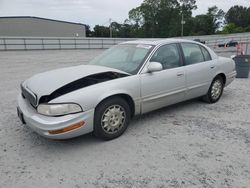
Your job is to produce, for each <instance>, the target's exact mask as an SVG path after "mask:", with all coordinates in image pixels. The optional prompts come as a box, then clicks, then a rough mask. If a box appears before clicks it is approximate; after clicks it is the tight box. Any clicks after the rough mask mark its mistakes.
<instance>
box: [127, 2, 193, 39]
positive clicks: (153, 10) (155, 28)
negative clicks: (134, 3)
mask: <svg viewBox="0 0 250 188" xmlns="http://www.w3.org/2000/svg"><path fill="white" fill-rule="evenodd" d="M195 2H196V1H195V0H179V1H178V0H144V1H143V3H142V4H141V5H140V6H139V7H137V8H134V9H132V10H131V11H130V12H129V19H130V20H131V21H132V23H134V25H135V28H136V29H137V30H140V29H142V30H143V31H144V36H145V37H172V36H178V35H180V32H181V29H180V28H181V27H180V25H181V14H185V18H186V19H189V18H191V15H192V10H193V9H194V8H196V5H195Z"/></svg>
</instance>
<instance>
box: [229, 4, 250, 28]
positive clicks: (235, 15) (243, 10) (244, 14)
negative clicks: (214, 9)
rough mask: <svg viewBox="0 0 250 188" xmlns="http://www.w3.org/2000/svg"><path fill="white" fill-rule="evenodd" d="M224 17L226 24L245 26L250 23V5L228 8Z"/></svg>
mask: <svg viewBox="0 0 250 188" xmlns="http://www.w3.org/2000/svg"><path fill="white" fill-rule="evenodd" d="M225 19H226V22H227V23H228V24H229V23H234V24H235V25H236V26H238V27H247V26H249V25H250V7H248V8H247V7H243V6H238V5H236V6H233V7H231V8H230V9H229V10H228V12H227V14H226V16H225Z"/></svg>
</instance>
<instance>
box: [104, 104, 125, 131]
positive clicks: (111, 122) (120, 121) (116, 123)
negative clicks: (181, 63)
mask: <svg viewBox="0 0 250 188" xmlns="http://www.w3.org/2000/svg"><path fill="white" fill-rule="evenodd" d="M125 119H126V113H125V110H124V108H123V107H122V106H120V105H112V106H110V107H108V108H107V109H106V110H105V112H104V113H103V115H102V119H101V125H102V129H103V130H104V132H105V133H108V134H114V133H116V132H118V131H119V130H121V129H122V127H123V126H124V123H125Z"/></svg>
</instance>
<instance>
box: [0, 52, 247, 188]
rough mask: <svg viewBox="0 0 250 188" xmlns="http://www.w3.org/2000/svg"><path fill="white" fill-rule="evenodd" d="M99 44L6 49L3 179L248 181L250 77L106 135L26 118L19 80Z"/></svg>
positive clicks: (3, 182) (173, 183)
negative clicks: (51, 134)
mask: <svg viewBox="0 0 250 188" xmlns="http://www.w3.org/2000/svg"><path fill="white" fill-rule="evenodd" d="M100 52H102V50H68V51H19V52H14V51H13V52H0V89H1V91H0V98H1V100H0V109H1V113H0V187H8V188H10V187H18V188H22V187H23V188H27V187H39V188H40V187H76V188H79V187H84V188H86V187H87V188H88V187H114V188H117V187H140V188H145V187H150V188H151V187H159V188H164V187H176V188H179V187H220V188H224V187H225V188H228V187H232V188H243V187H249V185H250V79H236V80H235V81H234V82H233V83H232V84H231V85H230V86H229V87H227V88H225V91H224V95H223V96H222V98H221V100H220V101H219V102H218V103H216V104H212V105H211V104H206V103H203V102H201V101H199V100H191V101H188V102H184V103H180V104H177V105H173V106H170V107H166V108H164V109H161V110H158V111H155V112H152V113H149V114H146V115H143V116H140V117H136V118H134V119H133V120H132V122H131V124H130V126H129V128H128V130H127V131H126V132H125V134H124V135H123V136H121V137H120V138H118V139H115V140H112V141H108V142H105V141H101V140H99V139H97V138H95V137H93V136H92V135H91V134H90V135H85V136H81V137H78V138H75V139H71V140H65V141H53V140H49V139H45V138H42V137H40V136H39V135H37V134H36V133H34V132H32V131H31V130H30V129H29V128H27V127H26V126H24V125H22V124H21V122H20V121H19V119H18V118H17V115H16V97H17V95H18V93H19V92H20V91H19V85H20V83H21V81H23V80H25V79H27V78H29V77H30V76H32V75H33V74H36V73H39V72H44V71H47V70H51V69H55V68H60V67H67V66H73V65H79V64H84V63H86V62H87V61H89V59H92V58H93V57H95V56H96V55H97V54H99V53H100Z"/></svg>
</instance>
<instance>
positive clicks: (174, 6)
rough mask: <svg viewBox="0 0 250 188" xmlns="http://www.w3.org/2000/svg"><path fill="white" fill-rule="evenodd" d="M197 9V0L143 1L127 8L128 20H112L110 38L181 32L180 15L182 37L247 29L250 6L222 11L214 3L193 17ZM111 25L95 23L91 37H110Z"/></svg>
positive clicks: (175, 34) (248, 28)
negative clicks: (137, 5)
mask: <svg viewBox="0 0 250 188" xmlns="http://www.w3.org/2000/svg"><path fill="white" fill-rule="evenodd" d="M196 8H197V6H196V0H144V1H143V3H142V4H141V5H140V6H139V7H136V8H133V9H132V10H130V11H129V13H128V17H129V19H126V20H125V21H124V23H123V24H120V23H117V22H112V23H111V25H110V27H111V29H112V34H113V37H121V38H123V37H126V38H130V37H132V38H143V37H147V38H151V37H153V38H161V37H162V38H165V37H175V36H180V35H181V20H182V15H183V18H184V21H185V25H184V36H188V35H211V34H215V33H239V32H250V7H249V8H246V7H242V6H234V7H232V8H230V10H229V11H228V12H227V13H226V14H225V13H224V12H223V10H221V9H218V7H216V6H213V7H209V8H208V11H207V13H205V14H201V15H197V16H195V17H192V11H193V10H194V9H196ZM225 21H226V22H225ZM225 23H226V24H227V25H225V26H224V25H223V24H225ZM223 26H224V29H223V30H222V31H221V28H222V27H223ZM110 27H105V26H99V25H96V26H95V27H94V31H93V33H92V36H95V37H109V36H110ZM88 33H91V32H89V31H88ZM90 35H91V34H87V36H90Z"/></svg>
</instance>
